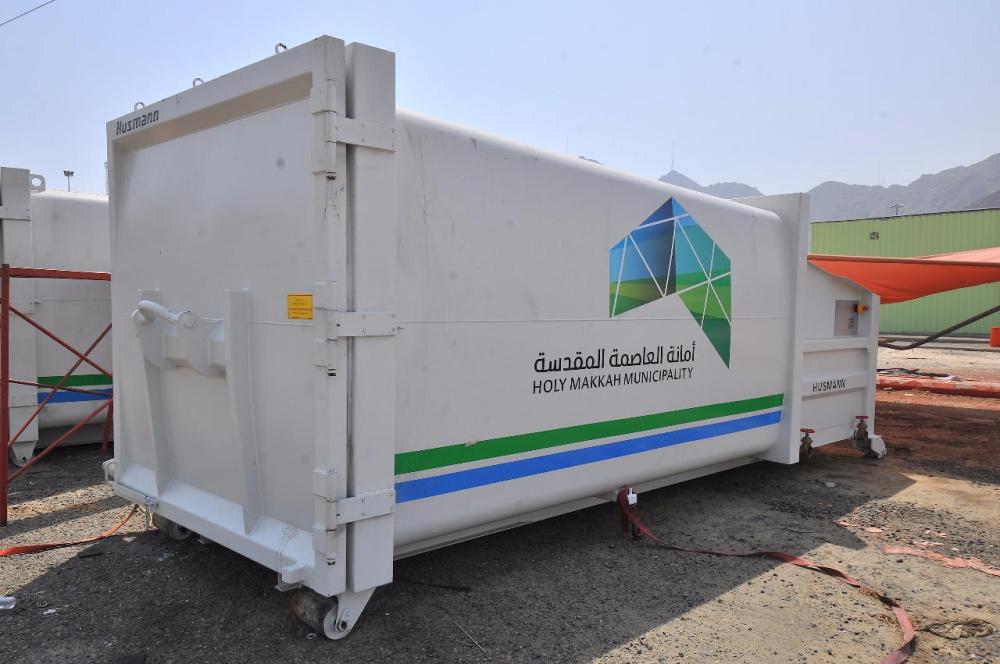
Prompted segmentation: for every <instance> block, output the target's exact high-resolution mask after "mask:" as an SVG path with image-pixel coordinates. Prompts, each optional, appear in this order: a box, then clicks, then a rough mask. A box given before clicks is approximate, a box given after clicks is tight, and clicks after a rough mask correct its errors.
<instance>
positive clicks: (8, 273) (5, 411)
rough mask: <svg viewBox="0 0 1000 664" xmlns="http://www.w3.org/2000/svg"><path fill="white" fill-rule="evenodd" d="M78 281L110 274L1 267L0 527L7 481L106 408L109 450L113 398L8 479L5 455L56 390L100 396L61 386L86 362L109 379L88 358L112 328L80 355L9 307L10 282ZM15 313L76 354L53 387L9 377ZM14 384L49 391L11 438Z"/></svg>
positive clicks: (4, 517)
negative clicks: (25, 280)
mask: <svg viewBox="0 0 1000 664" xmlns="http://www.w3.org/2000/svg"><path fill="white" fill-rule="evenodd" d="M19 278H25V279H78V280H85V281H111V273H110V272H82V271H78V270H50V269H47V268H33V267H10V266H9V265H6V264H4V265H2V266H0V451H2V452H3V459H2V460H0V526H6V525H7V488H8V486H9V484H10V482H12V481H14V480H16V479H17V478H18V477H20V476H21V475H23V474H24V473H25V472H26V471H27V470H28V469H29V468H31V466H33V465H35V463H36V462H38V461H39V460H40V459H42V458H43V457H45V456H46V455H48V454H49V452H51V451H52V450H54V449H55V448H57V447H59V445H61V444H62V443H63V442H65V441H66V440H67V439H68V438H69V437H70V436H72V435H73V434H75V433H76V432H77V431H79V430H80V429H82V428H83V427H84V426H85V425H86V424H87V423H88V422H90V420H92V419H94V418H95V417H97V415H98V414H99V413H100V412H101V411H102V410H105V409H107V411H108V415H107V418H106V419H105V422H104V437H103V442H102V444H101V453H102V454H106V453H107V450H108V443H109V441H110V439H111V427H112V425H111V415H112V407H111V404H112V397H111V396H108V398H107V399H106V400H105V401H104V402H103V403H101V405H100V406H98V407H97V408H96V409H94V410H93V411H91V413H90V414H89V415H87V416H86V417H84V418H83V419H82V420H80V421H79V422H77V423H76V424H75V425H74V426H73V427H72V428H71V429H70V430H69V431H67V432H65V433H64V434H63V435H61V436H59V437H58V438H56V439H55V440H54V441H52V442H51V443H49V445H48V446H47V447H46V448H45V449H44V450H42V451H41V452H40V453H38V454H36V455H35V456H34V457H33V458H32V459H30V460H29V461H28V463H26V464H24V466H22V467H21V468H20V469H18V470H17V472H15V473H14V474H13V475H10V476H9V477H8V468H7V465H8V460H7V455H8V453H9V451H10V448H11V447H12V446H13V445H14V443H15V442H17V439H18V438H19V437H20V436H21V434H22V433H24V431H25V429H27V428H28V426H29V425H30V424H31V423H32V422H33V421H34V419H35V418H36V417H38V415H39V413H41V412H42V409H43V408H45V406H46V405H48V403H49V401H50V400H51V399H52V397H53V395H55V393H56V392H58V391H60V390H61V391H64V392H79V393H82V394H100V395H102V396H103V393H100V392H95V391H93V390H81V389H77V388H72V387H64V383H65V382H66V381H67V380H69V377H70V376H72V375H73V372H74V371H76V369H77V367H79V366H80V365H81V364H83V363H84V362H86V363H87V364H89V365H90V366H92V367H93V368H95V369H97V370H98V371H100V372H101V373H103V374H104V375H106V376H107V377H108V378H111V377H112V376H111V372H110V371H108V370H107V369H104V368H103V367H101V366H100V365H99V364H97V363H96V362H94V361H93V360H91V359H90V357H89V355H90V353H91V352H93V350H94V348H96V347H97V344H99V343H100V342H101V341H102V340H103V339H104V337H106V336H107V335H108V332H110V331H111V325H110V324H108V326H107V327H106V328H104V331H103V332H101V334H99V335H98V337H97V338H96V339H95V340H94V342H93V343H92V344H90V346H89V347H88V348H87V350H85V351H83V352H82V353H81V352H80V351H78V350H77V349H76V348H74V347H73V346H71V345H70V344H68V343H66V342H65V341H63V340H62V339H60V338H59V337H58V336H57V335H56V334H55V333H53V332H52V331H50V330H47V329H46V328H45V327H44V326H42V325H40V324H39V323H37V322H36V321H33V320H31V319H30V318H28V317H27V316H26V315H24V314H23V313H21V312H20V311H18V310H17V309H16V308H14V307H12V306H11V304H10V280H11V279H19ZM11 314H14V315H16V316H18V317H20V318H21V319H22V320H24V321H26V322H27V323H28V324H29V325H31V326H32V327H34V328H35V329H36V330H38V331H39V332H41V333H42V334H44V335H45V336H47V337H48V338H50V339H52V340H53V341H55V342H56V343H57V344H59V345H60V346H62V347H63V348H65V349H66V350H68V351H69V352H71V353H73V354H74V355H76V357H77V360H76V362H75V363H74V364H73V366H72V367H70V369H69V371H67V372H66V374H65V375H63V377H62V379H60V381H59V382H58V383H56V385H55V386H48V385H40V384H38V383H36V382H34V381H28V380H16V379H13V378H11V377H10V315H11ZM11 383H14V384H17V385H34V386H35V387H46V388H49V389H50V390H51V391H50V392H49V395H48V396H47V397H45V400H44V401H42V403H40V404H38V407H37V408H35V410H34V412H32V414H31V417H29V418H28V419H27V420H26V421H25V423H24V424H23V425H22V426H21V428H20V429H19V430H18V431H17V433H15V434H14V435H13V436H11V435H10V384H11Z"/></svg>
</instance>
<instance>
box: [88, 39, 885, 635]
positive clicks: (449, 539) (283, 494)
mask: <svg viewBox="0 0 1000 664" xmlns="http://www.w3.org/2000/svg"><path fill="white" fill-rule="evenodd" d="M107 134H108V151H109V159H110V183H111V235H112V270H113V273H114V281H113V282H112V306H113V318H114V326H115V331H116V334H115V337H114V356H115V386H114V394H115V438H116V441H117V443H118V444H117V446H116V454H117V458H116V459H114V460H113V461H110V462H108V464H107V465H106V472H107V476H108V479H109V481H111V482H112V484H113V486H114V488H115V490H116V491H117V493H118V494H120V495H122V496H124V497H126V498H129V499H131V500H133V501H135V502H137V503H140V504H144V505H146V506H148V507H149V509H151V510H152V511H154V512H155V513H156V515H157V519H158V520H159V523H160V524H161V525H162V524H168V525H169V526H170V527H171V530H172V532H173V533H174V534H177V535H180V534H183V533H184V532H186V531H187V530H190V531H194V532H197V533H200V534H201V535H203V536H204V537H206V538H208V539H210V540H213V541H215V542H218V543H220V544H221V545H223V546H226V547H228V548H230V549H232V550H233V551H236V552H238V553H240V554H242V555H244V556H247V557H249V558H251V559H253V560H255V561H257V562H258V563H260V564H261V565H264V566H266V567H269V568H271V569H273V570H274V571H275V572H277V574H278V575H279V577H280V584H281V586H282V587H286V588H291V587H305V588H309V589H312V590H313V591H315V594H313V595H309V596H310V597H313V598H314V599H315V597H316V596H322V597H335V598H336V601H331V602H329V603H328V604H326V605H321V606H320V609H319V610H316V608H315V607H316V606H317V605H316V603H315V602H312V603H311V604H309V602H307V604H309V606H307V607H305V608H303V607H302V606H300V608H299V612H300V614H301V615H303V617H305V618H306V619H307V620H310V619H311V620H312V624H317V623H322V627H323V628H324V631H325V633H326V634H327V635H328V636H330V637H334V638H335V637H339V636H343V635H344V634H346V633H347V632H348V631H350V629H351V628H352V627H353V625H354V623H355V621H356V620H357V619H358V616H359V614H360V612H361V610H362V609H363V607H364V605H365V603H366V602H367V600H368V597H369V596H370V594H371V592H372V590H373V589H374V588H376V587H377V586H379V585H382V584H386V583H389V582H391V581H392V568H393V559H394V558H396V557H399V556H405V555H409V554H413V553H416V552H420V551H425V550H428V549H433V548H435V547H441V546H445V545H447V544H450V543H453V542H457V541H461V540H465V539H469V538H472V537H476V536H478V535H482V534H485V533H493V532H496V531H498V530H501V529H504V528H509V527H513V526H516V525H519V524H523V523H526V522H530V521H533V520H537V519H543V518H546V517H549V516H552V515H556V514H560V513H563V512H567V511H570V510H575V509H579V508H582V507H586V506H589V505H595V504H598V503H600V502H602V501H607V500H611V499H613V498H614V496H615V493H616V491H618V490H619V489H621V488H622V487H624V486H632V487H635V488H636V489H637V490H644V489H650V488H654V487H659V486H663V485H666V484H670V483H674V482H678V481H682V480H685V479H688V478H692V477H696V476H699V475H704V474H706V473H712V472H716V471H719V470H723V469H727V468H732V467H734V466H738V465H741V464H746V463H749V462H752V461H755V460H761V459H766V460H770V461H776V462H779V463H795V462H797V461H798V460H799V454H800V446H801V443H800V438H801V437H802V434H800V432H799V430H800V428H802V427H808V428H812V429H815V430H816V432H815V433H814V434H813V435H812V437H811V438H812V441H813V442H812V444H813V445H823V444H826V443H829V442H832V441H836V440H841V439H845V438H851V437H852V436H854V435H856V434H857V432H858V423H859V421H862V420H857V419H856V418H857V417H858V416H861V417H868V418H872V416H873V394H874V379H875V378H874V375H875V372H874V368H875V348H876V330H877V329H878V325H877V311H878V306H877V305H878V302H877V299H876V297H874V296H872V295H871V294H870V293H868V292H866V291H864V290H862V289H860V288H858V287H856V286H854V285H852V284H850V283H848V282H846V281H843V280H839V279H835V278H833V277H830V276H828V275H827V274H825V273H823V272H821V271H819V270H817V269H814V268H812V267H810V266H809V265H808V264H807V260H806V252H807V248H808V246H809V226H808V223H807V214H806V213H807V209H806V208H807V199H806V197H805V196H803V195H799V194H796V195H789V196H773V197H763V198H755V199H746V200H743V201H729V200H722V199H719V198H714V197H712V196H707V195H704V194H700V193H695V192H692V191H688V190H686V189H682V188H678V187H674V186H671V185H668V184H664V183H661V182H656V181H652V180H649V179H646V178H640V177H635V176H632V175H628V174H624V173H620V172H618V171H615V170H613V169H610V168H607V167H604V166H601V165H596V164H593V163H589V162H587V161H584V160H581V159H572V158H568V157H565V156H562V155H558V154H553V153H550V152H546V151H543V150H538V149H534V148H531V147H529V146H526V145H522V144H519V143H515V142H512V141H509V140H506V139H502V138H498V137H495V136H491V135H488V134H485V133H482V132H478V131H474V130H471V129H467V128H464V127H459V126H456V125H453V124H451V123H448V122H444V121H441V120H436V119H433V118H429V117H424V116H422V115H418V114H416V113H412V112H407V111H402V110H397V108H396V102H395V81H394V56H393V54H392V53H389V52H387V51H383V50H379V49H376V48H372V47H370V46H366V45H362V44H351V45H349V46H345V44H344V42H342V41H340V40H338V39H333V38H330V37H321V38H319V39H316V40H314V41H312V42H309V43H307V44H304V45H302V46H299V47H297V48H293V49H289V50H288V51H285V52H282V53H280V54H278V55H275V56H273V57H269V58H267V59H266V60H263V61H261V62H258V63H256V64H253V65H250V66H248V67H246V68H243V69H240V70H238V71H234V72H232V73H230V74H227V75H225V76H222V77H220V78H218V79H216V80H212V81H208V82H206V83H204V84H203V85H199V86H197V87H194V88H191V89H189V90H186V91H184V92H181V93H180V94H177V95H176V96H173V97H170V98H168V99H165V100H163V101H161V102H158V103H156V104H150V105H148V106H146V107H145V108H142V109H140V110H137V111H135V112H133V113H129V114H128V115H125V116H123V117H121V118H119V119H116V120H113V121H111V122H110V123H108V126H107ZM871 426H872V420H871V419H868V420H867V427H871ZM861 434H863V438H864V443H865V445H867V446H869V447H871V448H873V449H874V450H876V451H877V450H879V449H881V441H880V440H879V439H878V438H877V437H874V436H871V435H870V434H869V433H868V429H866V428H861ZM300 596H301V595H300ZM310 607H312V608H310ZM310 616H311V618H310ZM317 616H319V617H318V618H317Z"/></svg>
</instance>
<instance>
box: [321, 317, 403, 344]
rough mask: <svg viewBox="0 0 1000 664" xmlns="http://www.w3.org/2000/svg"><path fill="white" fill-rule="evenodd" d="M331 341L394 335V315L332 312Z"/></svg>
mask: <svg viewBox="0 0 1000 664" xmlns="http://www.w3.org/2000/svg"><path fill="white" fill-rule="evenodd" d="M333 322H334V324H333V329H332V330H331V332H330V333H331V335H332V336H331V337H330V338H331V339H336V338H337V337H389V336H393V335H395V334H396V314H394V313H391V312H388V311H334V312H333Z"/></svg>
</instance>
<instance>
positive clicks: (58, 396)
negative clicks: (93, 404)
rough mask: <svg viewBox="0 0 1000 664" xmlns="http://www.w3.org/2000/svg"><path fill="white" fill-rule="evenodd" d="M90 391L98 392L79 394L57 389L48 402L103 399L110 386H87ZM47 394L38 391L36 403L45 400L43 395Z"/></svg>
mask: <svg viewBox="0 0 1000 664" xmlns="http://www.w3.org/2000/svg"><path fill="white" fill-rule="evenodd" d="M89 389H90V390H91V391H92V392H100V394H81V393H80V392H63V391H62V390H59V391H58V392H56V393H55V394H53V395H52V398H51V399H49V403H69V402H71V401H103V400H104V399H107V398H108V397H110V396H111V388H110V387H96V388H89ZM47 396H49V393H48V392H39V393H38V403H42V402H43V401H45V397H47Z"/></svg>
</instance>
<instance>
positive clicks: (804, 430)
mask: <svg viewBox="0 0 1000 664" xmlns="http://www.w3.org/2000/svg"><path fill="white" fill-rule="evenodd" d="M799 431H801V432H802V433H816V429H806V428H802V429H799Z"/></svg>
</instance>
